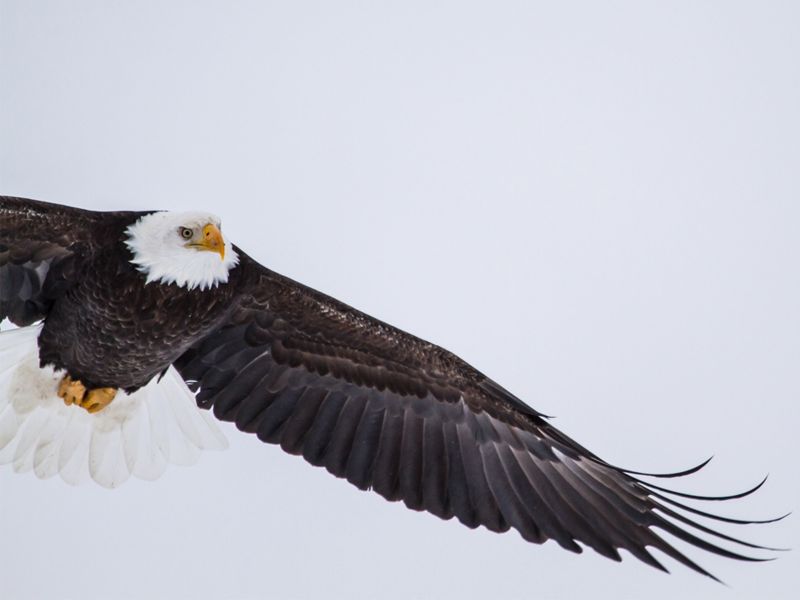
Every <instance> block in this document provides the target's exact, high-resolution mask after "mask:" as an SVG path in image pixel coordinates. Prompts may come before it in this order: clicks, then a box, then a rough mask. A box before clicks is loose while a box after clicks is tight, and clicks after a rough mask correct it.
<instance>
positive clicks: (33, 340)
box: [0, 197, 776, 577]
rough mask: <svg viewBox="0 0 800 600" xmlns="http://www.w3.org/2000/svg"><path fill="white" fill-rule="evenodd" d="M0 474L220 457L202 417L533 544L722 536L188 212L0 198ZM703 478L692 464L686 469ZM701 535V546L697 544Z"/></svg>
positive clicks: (439, 512)
mask: <svg viewBox="0 0 800 600" xmlns="http://www.w3.org/2000/svg"><path fill="white" fill-rule="evenodd" d="M6 318H7V319H9V320H10V321H11V323H13V324H14V325H16V326H17V327H18V328H17V329H11V330H9V331H5V332H3V333H0V462H5V463H11V464H12V465H13V466H14V468H15V469H17V470H18V471H24V470H33V471H34V472H35V473H36V474H37V475H39V476H40V477H49V476H52V475H55V474H57V473H60V474H61V476H62V477H63V478H64V479H66V480H67V481H78V480H80V479H81V478H83V477H84V476H87V477H91V478H93V479H95V480H96V481H98V482H99V483H101V484H102V485H105V486H106V487H116V486H117V485H119V484H120V483H122V482H123V481H125V480H126V479H127V478H128V477H129V476H130V475H131V474H132V475H135V476H138V477H142V478H145V479H153V478H155V477H157V476H158V475H159V474H160V473H161V472H162V471H163V469H164V467H165V465H166V463H168V462H176V463H187V462H191V461H192V460H193V459H194V458H196V455H197V454H198V453H199V451H200V449H204V448H222V447H224V446H225V439H224V436H222V434H221V433H220V432H219V430H218V429H217V427H216V425H215V424H214V420H213V419H211V418H209V416H208V415H209V412H213V415H214V416H215V417H216V418H217V419H221V420H223V421H230V422H233V423H235V425H236V427H237V428H238V429H240V430H241V431H244V432H248V433H253V434H255V435H257V436H258V438H259V439H260V440H262V441H264V442H268V443H271V444H278V445H280V447H281V448H282V449H283V450H285V451H286V452H289V453H291V454H296V455H301V456H303V458H305V459H306V460H307V461H308V462H310V463H311V464H312V465H316V466H324V467H325V468H326V469H327V470H328V471H329V472H330V473H332V474H333V475H335V476H337V477H342V478H345V479H347V481H349V482H350V483H352V484H353V485H355V486H357V487H359V488H360V489H362V490H369V489H371V490H373V491H375V492H377V493H378V494H380V495H381V496H383V497H384V498H386V499H387V500H392V501H396V500H402V501H403V502H404V503H405V505H406V506H407V507H408V508H411V509H414V510H425V511H428V512H430V513H433V514H434V515H436V516H438V517H441V518H443V519H450V518H453V517H456V518H457V519H458V520H459V521H460V522H461V523H463V524H464V525H466V526H467V527H470V528H475V527H478V526H481V525H482V526H484V527H486V528H487V529H489V530H491V531H496V532H504V531H507V530H508V529H510V528H514V529H516V530H517V531H518V532H519V534H520V535H521V536H522V537H523V538H524V539H526V540H528V541H530V542H534V543H537V544H540V543H543V542H544V541H546V540H555V541H556V542H557V543H558V544H559V545H561V546H562V547H564V548H566V549H567V550H571V551H573V552H581V551H582V549H583V547H584V546H588V547H590V548H592V549H594V550H595V551H597V552H599V553H600V554H602V555H603V556H606V557H608V558H611V559H613V560H616V561H619V560H621V559H620V554H619V550H620V549H625V550H627V551H629V552H630V553H631V554H633V555H634V556H635V557H637V558H639V559H640V560H642V561H644V562H645V563H647V564H649V565H652V566H654V567H656V568H658V569H662V570H666V569H665V567H664V566H662V564H661V563H660V562H658V560H657V559H656V558H655V557H654V556H653V555H652V554H651V553H650V551H649V550H648V547H649V548H655V549H658V550H660V551H662V552H663V553H665V554H666V555H668V556H670V557H672V558H673V559H675V560H677V561H678V562H680V563H682V564H684V565H686V566H688V567H690V568H691V569H694V570H695V571H697V572H699V573H703V574H705V575H708V576H710V577H713V575H710V574H709V573H708V572H707V571H706V570H704V569H703V568H702V567H701V566H699V565H698V564H697V563H695V562H694V561H693V560H691V559H689V558H688V557H686V556H685V555H684V554H683V553H682V552H680V551H678V550H677V549H676V548H675V547H674V546H673V545H671V544H670V543H668V542H667V541H665V539H664V538H663V537H661V535H659V534H658V533H657V532H656V530H661V531H662V532H666V533H668V534H671V535H672V536H675V537H676V538H679V539H680V540H683V541H684V542H688V543H689V544H691V545H694V546H696V547H698V548H701V549H703V550H706V551H709V552H713V553H716V554H718V555H721V556H725V557H729V558H735V559H740V560H748V561H750V560H760V559H757V558H752V557H749V556H745V555H742V554H740V553H738V552H734V551H732V550H729V549H726V548H723V547H722V546H719V545H717V544H716V543H712V542H711V541H708V537H709V536H710V537H716V538H720V539H722V540H724V541H726V542H730V543H735V544H740V545H743V546H746V547H749V548H757V549H763V550H771V549H770V548H766V547H763V546H757V545H755V544H751V543H748V542H745V541H741V540H738V539H735V538H733V537H730V536H728V535H725V534H723V533H720V532H718V531H716V530H714V529H712V528H710V527H707V526H705V525H703V524H701V523H698V522H696V521H695V520H694V519H693V518H690V517H689V516H687V513H689V514H694V515H700V516H702V517H707V518H710V519H716V520H718V521H724V522H728V523H766V522H770V521H774V520H776V519H772V520H765V521H741V520H736V519H730V518H727V517H722V516H718V515H714V514H711V513H708V512H705V511H702V510H700V509H698V508H695V507H693V506H690V505H688V504H686V503H685V501H684V500H679V499H678V498H688V499H694V500H730V499H734V498H740V497H743V496H746V495H748V494H750V493H752V492H754V491H755V490H756V489H758V488H759V487H760V486H761V485H762V484H763V481H762V482H761V483H760V484H758V485H757V486H755V487H754V488H753V489H750V490H748V491H746V492H743V493H740V494H734V495H731V496H723V497H710V496H696V495H690V494H684V493H680V492H675V491H672V490H669V489H667V488H664V487H661V486H659V485H656V484H654V483H652V482H649V480H645V479H642V478H643V477H661V478H665V477H667V478H668V477H680V476H684V475H689V474H691V473H694V472H696V471H698V470H699V469H700V468H701V467H703V466H704V465H705V464H706V463H703V464H701V465H699V466H697V467H694V468H692V469H689V470H686V471H682V472H678V473H668V474H648V473H641V472H636V471H630V470H626V469H622V468H619V467H616V466H614V465H612V464H609V463H608V462H606V461H604V460H602V459H601V458H599V457H598V456H596V455H595V454H593V453H592V452H590V451H589V450H587V449H586V448H584V447H583V446H581V445H580V444H579V443H577V442H576V441H574V440H572V439H571V438H569V437H568V436H567V435H565V434H564V433H562V432H561V431H559V430H558V429H556V428H555V427H553V426H552V425H551V424H550V422H549V421H548V419H547V417H545V416H544V415H542V414H540V413H539V412H537V411H536V410H534V409H533V408H531V407H530V406H528V405H527V404H525V403H524V402H522V401H521V400H520V399H519V398H517V397H516V396H514V395H513V394H512V393H511V392H509V391H507V390H506V389H504V388H503V387H501V386H500V385H499V384H498V383H496V382H494V381H492V380H491V379H489V378H488V377H487V376H486V375H484V374H482V373H481V372H479V371H478V370H476V369H475V368H473V367H472V366H470V365H469V364H467V363H466V362H464V361H463V360H461V359H460V358H458V357H457V356H455V355H453V354H452V353H450V352H448V351H447V350H444V349H443V348H441V347H439V346H436V345H434V344H431V343H429V342H426V341H424V340H422V339H419V338H417V337H414V336H413V335H410V334H408V333H406V332H404V331H401V330H399V329H397V328H395V327H392V326H391V325H388V324H386V323H383V322H381V321H379V320H377V319H374V318H372V317H370V316H368V315H366V314H364V313H362V312H359V311H358V310H356V309H354V308H351V307H350V306H347V305H345V304H343V303H341V302H339V301H337V300H335V299H333V298H331V297H329V296H326V295H324V294H322V293H320V292H317V291H315V290H313V289H310V288H308V287H306V286H304V285H301V284H299V283H297V282H295V281H292V280H291V279H288V278H287V277H284V276H282V275H279V274H278V273H275V272H273V271H271V270H269V269H267V268H265V267H263V266H261V265H260V264H258V263H257V262H255V261H254V260H253V259H251V258H250V257H249V256H247V254H245V253H244V252H243V251H242V250H240V249H239V248H237V247H235V246H233V245H231V243H230V241H228V240H227V239H226V238H225V237H224V236H223V234H222V230H221V223H220V220H219V218H217V217H216V216H213V215H211V214H207V213H202V212H192V213H171V212H163V211H152V212H93V211H87V210H81V209H77V208H70V207H66V206H60V205H55V204H49V203H45V202H38V201H34V200H28V199H22V198H13V197H0V320H3V319H6ZM706 462H708V461H706ZM703 536H705V537H703Z"/></svg>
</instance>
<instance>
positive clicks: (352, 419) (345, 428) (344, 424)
mask: <svg viewBox="0 0 800 600" xmlns="http://www.w3.org/2000/svg"><path fill="white" fill-rule="evenodd" d="M366 405H367V401H366V399H365V398H364V397H363V396H360V395H359V396H351V397H349V398H348V399H347V401H346V402H345V403H344V406H343V407H342V410H341V412H340V413H339V419H338V420H337V422H336V426H335V428H334V431H333V435H332V436H331V439H330V442H328V447H327V448H326V449H325V468H326V469H328V471H329V472H330V473H332V474H333V475H336V476H338V477H341V476H343V475H344V473H345V470H346V468H347V460H348V459H349V457H350V453H351V451H352V448H353V440H354V438H355V434H356V429H357V428H358V423H359V421H361V415H362V414H363V413H364V410H365V408H366Z"/></svg>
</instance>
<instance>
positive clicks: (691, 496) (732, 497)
mask: <svg viewBox="0 0 800 600" xmlns="http://www.w3.org/2000/svg"><path fill="white" fill-rule="evenodd" d="M767 477H769V475H767ZM767 477H764V479H762V480H761V482H760V483H758V484H756V485H755V486H754V487H752V488H750V489H749V490H745V491H744V492H739V493H738V494H731V495H729V496H699V495H697V494H687V493H684V492H676V491H675V490H670V489H668V488H664V487H661V486H658V485H655V484H653V483H648V482H646V481H639V480H638V479H637V480H636V481H638V482H639V483H640V484H642V485H644V486H646V487H648V488H653V489H656V490H659V491H661V492H665V493H667V494H672V495H673V496H680V497H681V498H689V499H691V500H707V501H709V502H720V501H723V500H736V499H738V498H744V497H745V496H749V495H750V494H752V493H753V492H755V491H757V490H758V489H759V488H760V487H761V486H762V485H764V483H766V481H767Z"/></svg>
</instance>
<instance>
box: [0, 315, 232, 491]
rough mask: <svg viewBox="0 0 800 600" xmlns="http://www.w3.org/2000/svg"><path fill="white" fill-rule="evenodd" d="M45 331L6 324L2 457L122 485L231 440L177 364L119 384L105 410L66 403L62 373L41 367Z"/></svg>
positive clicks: (1, 348)
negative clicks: (136, 385)
mask: <svg viewBox="0 0 800 600" xmlns="http://www.w3.org/2000/svg"><path fill="white" fill-rule="evenodd" d="M40 331H41V325H33V326H31V327H23V328H18V329H11V330H8V331H2V332H0V465H2V464H10V465H11V466H12V467H13V469H14V470H15V471H16V472H18V473H22V472H27V471H33V472H34V473H35V474H36V476H37V477H39V478H41V479H46V478H49V477H52V476H54V475H56V474H59V475H60V476H61V478H62V479H63V480H64V481H66V482H68V483H71V484H77V483H80V482H82V481H85V480H88V479H92V480H94V481H96V482H97V483H99V484H100V485H102V486H103V487H106V488H115V487H118V486H119V485H121V484H122V483H124V482H125V481H127V480H128V479H129V478H130V476H131V475H133V476H134V477H138V478H140V479H147V480H153V479H157V478H158V477H160V476H161V475H162V474H163V473H164V471H165V469H166V467H167V465H168V464H169V463H172V464H179V465H190V464H193V463H195V462H196V461H197V459H198V458H199V456H200V452H201V451H202V450H221V449H224V448H226V447H227V440H226V439H225V436H224V435H223V434H222V432H221V431H220V430H219V428H218V427H217V425H216V423H215V422H214V421H213V420H212V419H211V418H210V416H209V415H208V414H207V413H206V412H205V411H202V410H200V409H199V408H198V407H197V404H196V402H195V399H194V394H193V393H192V392H191V391H189V389H188V388H187V387H186V384H185V383H184V381H183V379H182V378H181V377H180V375H179V374H178V373H177V371H175V369H174V368H173V367H170V368H169V370H168V371H167V372H166V374H165V375H164V376H163V377H161V378H155V379H153V381H151V382H150V383H149V384H148V385H147V386H145V387H143V388H141V389H140V390H138V391H137V392H135V393H133V394H130V395H128V394H125V393H123V392H122V391H120V392H118V394H117V396H116V398H115V399H114V401H113V402H112V403H111V404H110V405H109V406H108V407H106V408H105V409H103V410H102V411H100V412H98V413H95V414H89V413H88V412H86V411H85V410H83V409H81V408H79V407H76V406H67V405H65V404H64V402H63V401H62V400H61V398H59V397H58V396H57V394H56V389H57V387H58V383H59V381H60V379H61V376H62V373H59V372H56V371H55V370H54V369H52V368H49V367H45V368H40V367H39V350H38V345H37V338H38V336H39V332H40Z"/></svg>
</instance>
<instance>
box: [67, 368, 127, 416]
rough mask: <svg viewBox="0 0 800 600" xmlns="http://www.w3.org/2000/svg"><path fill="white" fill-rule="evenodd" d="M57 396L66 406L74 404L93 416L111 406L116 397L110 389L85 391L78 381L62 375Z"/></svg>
mask: <svg viewBox="0 0 800 600" xmlns="http://www.w3.org/2000/svg"><path fill="white" fill-rule="evenodd" d="M58 395H59V397H60V398H62V399H63V400H64V404H66V405H67V406H69V405H71V404H76V405H77V406H80V407H81V408H83V409H85V410H86V411H88V412H89V413H92V414H94V413H96V412H99V411H101V410H103V409H104V408H105V407H106V406H108V405H109V404H111V401H112V400H113V399H114V396H116V395H117V390H116V389H115V388H110V387H105V388H94V389H91V390H87V389H86V386H84V385H83V384H82V383H81V382H80V381H77V380H75V379H72V377H70V376H69V375H64V377H63V378H62V379H61V382H60V383H59V384H58Z"/></svg>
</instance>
